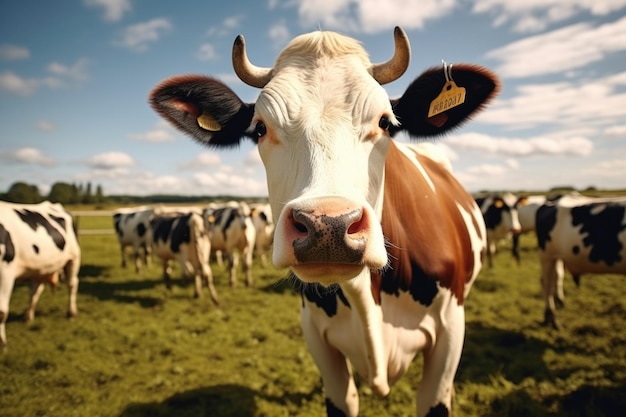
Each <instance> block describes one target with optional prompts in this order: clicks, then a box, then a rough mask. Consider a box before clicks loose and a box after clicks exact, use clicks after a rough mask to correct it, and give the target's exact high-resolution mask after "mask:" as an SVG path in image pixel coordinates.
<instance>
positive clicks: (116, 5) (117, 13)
mask: <svg viewBox="0 0 626 417" xmlns="http://www.w3.org/2000/svg"><path fill="white" fill-rule="evenodd" d="M85 4H86V5H87V6H90V7H101V8H103V9H104V20H106V21H108V22H117V21H118V20H121V19H122V17H124V13H126V12H129V11H131V10H132V7H131V4H130V0H85Z"/></svg>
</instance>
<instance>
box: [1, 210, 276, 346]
mask: <svg viewBox="0 0 626 417" xmlns="http://www.w3.org/2000/svg"><path fill="white" fill-rule="evenodd" d="M74 220H75V219H74V218H73V217H72V215H71V214H70V213H69V212H68V211H67V210H66V209H65V208H64V207H63V206H62V205H61V204H58V203H50V202H47V201H46V202H43V203H40V204H16V203H9V202H4V201H0V350H3V349H4V347H5V346H6V343H7V337H6V330H5V325H6V320H7V318H8V314H9V302H10V298H11V293H12V291H13V287H14V285H15V282H16V281H18V280H23V281H30V283H31V291H30V303H29V306H28V309H27V311H26V315H25V319H26V320H27V321H31V320H33V318H34V315H35V306H36V304H37V301H38V300H39V297H40V295H41V293H42V291H43V290H44V288H45V284H49V285H50V286H52V287H56V286H57V285H58V283H59V280H60V279H61V278H63V280H64V281H66V283H67V286H68V291H69V305H68V317H74V316H76V314H77V307H76V295H77V291H78V272H79V269H80V260H81V249H80V246H79V243H78V235H77V231H76V225H75V221H74ZM112 220H113V226H114V229H115V234H116V236H117V240H118V242H119V245H120V251H121V264H122V267H126V266H127V257H128V256H127V253H126V252H127V248H128V247H131V248H132V255H133V260H134V267H135V271H136V272H137V273H140V272H141V270H142V268H143V267H144V266H146V265H149V264H150V263H151V262H154V261H156V260H158V261H160V262H161V265H162V267H163V278H164V281H165V284H166V285H167V286H168V287H170V285H171V265H170V262H172V261H174V262H178V263H179V264H180V269H181V271H182V273H183V275H184V277H189V278H191V277H193V280H194V291H195V295H196V296H197V297H200V296H201V295H202V286H203V284H206V286H207V287H208V290H209V293H210V297H211V299H212V300H213V302H214V303H215V304H216V305H217V304H219V301H218V296H217V291H216V290H215V287H214V285H213V274H212V271H211V266H210V264H209V256H210V253H211V252H212V247H215V248H216V249H217V250H219V251H220V252H222V254H223V256H225V257H226V258H227V259H228V260H229V265H230V274H231V275H230V276H231V278H230V283H231V285H234V284H235V283H236V278H235V274H236V269H237V259H238V256H239V254H241V256H242V257H243V258H244V259H245V271H246V277H247V278H246V283H247V284H248V285H252V274H251V270H250V266H251V265H250V263H251V261H252V256H253V252H254V253H256V255H257V256H259V257H260V258H261V259H265V258H264V257H265V256H266V253H265V252H266V251H267V250H268V249H269V247H270V245H271V242H272V237H273V229H274V225H273V222H272V214H271V212H270V210H269V205H268V204H262V203H255V204H251V205H248V204H247V203H246V202H243V201H241V202H229V203H224V204H215V203H212V204H210V205H208V206H206V207H188V208H184V207H166V206H141V207H133V208H120V209H117V210H115V211H114V213H113V216H112ZM153 259H154V260H153Z"/></svg>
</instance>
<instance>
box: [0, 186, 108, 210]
mask: <svg viewBox="0 0 626 417" xmlns="http://www.w3.org/2000/svg"><path fill="white" fill-rule="evenodd" d="M0 200H5V201H10V202H13V203H25V204H35V203H41V202H42V201H44V200H49V201H52V202H53V203H61V204H102V203H104V202H105V201H106V198H105V196H104V192H103V190H102V186H101V185H98V186H96V189H95V191H94V190H93V188H92V185H91V183H90V182H88V183H87V184H69V183H66V182H55V183H54V184H52V187H51V188H50V192H49V193H48V194H47V195H43V194H41V192H40V191H39V187H37V186H36V185H32V184H27V183H25V182H22V181H18V182H15V183H13V184H12V185H11V186H10V187H9V189H8V190H7V192H6V193H0Z"/></svg>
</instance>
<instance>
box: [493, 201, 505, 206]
mask: <svg viewBox="0 0 626 417" xmlns="http://www.w3.org/2000/svg"><path fill="white" fill-rule="evenodd" d="M493 205H494V206H495V207H496V208H502V207H504V203H503V202H502V200H496V201H494V203H493Z"/></svg>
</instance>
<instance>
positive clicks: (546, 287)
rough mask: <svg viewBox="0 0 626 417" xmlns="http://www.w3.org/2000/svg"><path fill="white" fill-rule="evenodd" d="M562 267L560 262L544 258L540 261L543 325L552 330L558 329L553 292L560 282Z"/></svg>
mask: <svg viewBox="0 0 626 417" xmlns="http://www.w3.org/2000/svg"><path fill="white" fill-rule="evenodd" d="M563 273H564V270H563V265H562V262H561V261H560V260H556V259H551V258H549V257H546V258H545V259H541V287H542V291H543V299H544V302H545V306H546V307H545V312H544V319H543V324H544V325H545V326H552V328H554V329H557V330H558V328H559V324H558V322H557V319H556V303H555V297H554V292H555V290H556V287H557V284H556V283H557V282H558V280H559V279H560V280H562V279H563V278H562V277H559V275H560V274H563Z"/></svg>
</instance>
